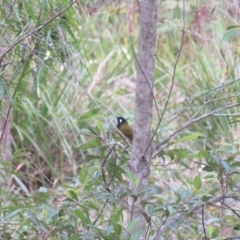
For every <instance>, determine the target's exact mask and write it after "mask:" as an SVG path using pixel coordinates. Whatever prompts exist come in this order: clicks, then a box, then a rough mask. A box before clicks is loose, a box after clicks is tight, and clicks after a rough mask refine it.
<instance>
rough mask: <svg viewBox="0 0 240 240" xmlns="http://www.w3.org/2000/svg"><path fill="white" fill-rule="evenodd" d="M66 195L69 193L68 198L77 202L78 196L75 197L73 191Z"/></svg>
mask: <svg viewBox="0 0 240 240" xmlns="http://www.w3.org/2000/svg"><path fill="white" fill-rule="evenodd" d="M68 193H69V195H70V197H71V198H72V199H74V200H76V201H77V200H78V196H77V194H76V192H75V191H73V190H69V191H68Z"/></svg>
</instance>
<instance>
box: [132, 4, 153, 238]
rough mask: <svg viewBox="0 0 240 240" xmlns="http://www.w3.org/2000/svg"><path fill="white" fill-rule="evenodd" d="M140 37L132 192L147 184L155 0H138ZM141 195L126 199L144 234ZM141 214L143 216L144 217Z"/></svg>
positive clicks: (144, 218) (149, 158)
mask: <svg viewBox="0 0 240 240" xmlns="http://www.w3.org/2000/svg"><path fill="white" fill-rule="evenodd" d="M139 4H140V36H139V45H138V57H137V80H136V99H135V115H134V140H133V151H132V159H131V169H132V171H133V173H134V174H135V176H137V177H139V179H140V182H139V184H138V186H137V188H136V189H134V191H135V192H136V193H137V192H138V191H139V190H142V188H143V187H144V186H146V185H147V184H148V177H149V174H150V160H151V154H152V148H151V134H152V133H151V128H152V107H153V85H154V63H155V53H156V47H155V46H156V34H157V1H156V0H139ZM141 200H142V199H141V196H139V197H138V198H137V200H136V199H135V202H134V201H133V199H130V200H129V205H130V206H131V207H132V208H131V210H132V211H131V213H132V214H131V220H133V219H138V220H139V224H138V227H137V228H138V229H141V230H142V237H144V236H145V228H146V215H145V214H144V212H145V211H144V209H143V208H142V206H141ZM144 215H145V217H144Z"/></svg>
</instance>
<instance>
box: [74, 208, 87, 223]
mask: <svg viewBox="0 0 240 240" xmlns="http://www.w3.org/2000/svg"><path fill="white" fill-rule="evenodd" d="M73 213H74V214H75V216H76V217H77V218H79V219H80V220H81V222H82V224H83V225H86V224H88V223H89V222H88V219H87V217H86V216H85V214H84V212H83V211H82V209H75V210H74V211H73Z"/></svg>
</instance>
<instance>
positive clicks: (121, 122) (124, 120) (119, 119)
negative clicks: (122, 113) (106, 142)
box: [116, 116, 127, 128]
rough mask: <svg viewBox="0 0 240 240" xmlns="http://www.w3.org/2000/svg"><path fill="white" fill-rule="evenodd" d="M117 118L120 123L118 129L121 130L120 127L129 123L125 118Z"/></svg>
mask: <svg viewBox="0 0 240 240" xmlns="http://www.w3.org/2000/svg"><path fill="white" fill-rule="evenodd" d="M116 118H117V121H118V123H117V128H119V126H120V125H121V124H124V123H127V120H126V119H125V118H123V117H117V116H116Z"/></svg>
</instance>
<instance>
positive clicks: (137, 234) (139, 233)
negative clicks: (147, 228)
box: [130, 229, 142, 240]
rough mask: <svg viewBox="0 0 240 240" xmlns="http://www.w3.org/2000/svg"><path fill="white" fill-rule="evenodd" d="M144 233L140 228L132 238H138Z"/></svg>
mask: <svg viewBox="0 0 240 240" xmlns="http://www.w3.org/2000/svg"><path fill="white" fill-rule="evenodd" d="M141 234H142V230H140V229H138V230H136V231H134V232H133V233H132V234H131V238H130V240H138V239H140V236H141Z"/></svg>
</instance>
